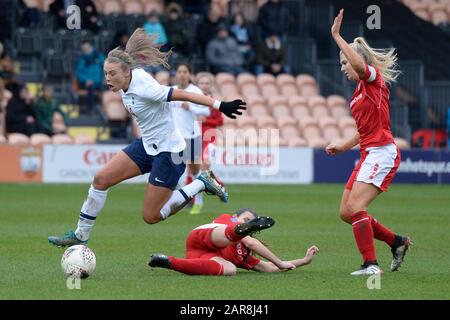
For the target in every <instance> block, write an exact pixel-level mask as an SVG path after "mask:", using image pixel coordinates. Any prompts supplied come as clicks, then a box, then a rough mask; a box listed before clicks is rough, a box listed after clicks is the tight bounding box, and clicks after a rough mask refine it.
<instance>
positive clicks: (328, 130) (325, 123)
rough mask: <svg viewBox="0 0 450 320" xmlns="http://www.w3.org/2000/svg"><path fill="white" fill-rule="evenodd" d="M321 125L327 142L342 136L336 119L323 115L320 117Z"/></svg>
mask: <svg viewBox="0 0 450 320" xmlns="http://www.w3.org/2000/svg"><path fill="white" fill-rule="evenodd" d="M319 127H320V129H321V130H322V137H324V139H325V140H326V141H327V142H331V141H333V139H340V138H341V134H340V131H339V128H338V125H337V121H336V119H334V118H329V117H323V118H321V119H319Z"/></svg>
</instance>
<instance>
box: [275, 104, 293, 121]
mask: <svg viewBox="0 0 450 320" xmlns="http://www.w3.org/2000/svg"><path fill="white" fill-rule="evenodd" d="M271 110H272V115H273V116H274V117H275V118H276V119H278V118H281V117H290V110H289V108H288V107H287V106H285V105H279V106H275V107H273V108H271Z"/></svg>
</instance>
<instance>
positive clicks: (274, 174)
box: [211, 147, 314, 184]
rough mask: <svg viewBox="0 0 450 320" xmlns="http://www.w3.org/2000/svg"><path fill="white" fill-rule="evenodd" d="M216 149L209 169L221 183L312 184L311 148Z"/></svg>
mask: <svg viewBox="0 0 450 320" xmlns="http://www.w3.org/2000/svg"><path fill="white" fill-rule="evenodd" d="M224 150H225V149H223V148H221V147H219V148H217V154H216V161H215V164H213V165H212V166H211V168H212V169H213V170H214V172H215V173H216V174H217V176H218V177H219V178H220V179H221V180H222V181H223V182H225V183H238V184H246V183H248V184H258V183H259V184H264V183H268V184H308V183H312V181H313V172H314V170H313V160H314V159H313V149H310V148H283V147H280V148H265V149H264V148H248V147H247V148H244V147H240V148H235V149H233V148H232V149H226V150H225V151H224Z"/></svg>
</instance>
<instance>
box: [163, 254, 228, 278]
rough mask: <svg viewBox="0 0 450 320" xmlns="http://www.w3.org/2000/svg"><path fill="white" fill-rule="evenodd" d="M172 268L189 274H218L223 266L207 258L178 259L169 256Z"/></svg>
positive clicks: (221, 271) (220, 273)
mask: <svg viewBox="0 0 450 320" xmlns="http://www.w3.org/2000/svg"><path fill="white" fill-rule="evenodd" d="M169 260H170V263H171V264H172V269H173V270H175V271H178V272H182V273H185V274H190V275H210V276H220V275H222V274H223V266H222V265H221V264H220V263H218V262H217V261H214V260H209V259H180V258H175V257H173V256H170V257H169Z"/></svg>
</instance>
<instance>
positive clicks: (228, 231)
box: [225, 224, 246, 242]
mask: <svg viewBox="0 0 450 320" xmlns="http://www.w3.org/2000/svg"><path fill="white" fill-rule="evenodd" d="M236 225H237V224H229V225H228V226H227V227H226V228H225V237H227V239H228V240H230V241H232V242H238V241H239V240H241V239H242V238H245V237H246V236H241V235H239V234H236V232H235V231H234V228H235V227H236Z"/></svg>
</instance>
